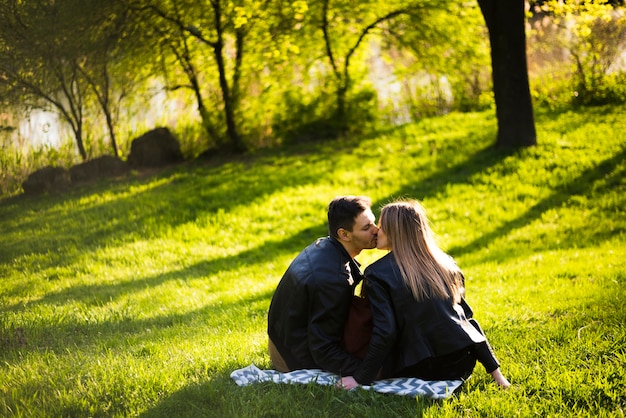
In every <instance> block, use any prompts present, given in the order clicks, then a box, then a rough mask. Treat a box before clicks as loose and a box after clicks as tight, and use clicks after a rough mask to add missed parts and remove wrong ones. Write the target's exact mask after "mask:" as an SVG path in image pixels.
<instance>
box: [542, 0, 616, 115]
mask: <svg viewBox="0 0 626 418" xmlns="http://www.w3.org/2000/svg"><path fill="white" fill-rule="evenodd" d="M542 8H543V10H544V11H546V12H548V13H549V14H550V16H552V17H551V19H552V23H553V24H554V25H555V26H556V27H557V28H558V30H557V31H556V32H555V36H554V37H553V38H552V43H553V44H554V45H556V46H558V47H560V48H564V50H565V51H567V54H568V55H569V57H568V58H569V63H570V65H569V68H568V72H567V73H565V74H566V75H565V76H563V75H560V76H557V77H558V78H562V77H566V78H570V77H571V79H570V80H569V81H570V85H569V93H570V94H571V100H570V103H574V104H579V105H603V104H610V103H624V102H625V101H626V94H625V90H624V87H623V80H624V68H623V66H622V67H620V59H621V58H620V57H621V55H622V54H623V51H624V49H625V48H626V15H625V14H624V9H623V8H620V9H614V7H613V6H612V5H611V4H610V3H609V2H607V1H606V0H597V1H593V0H592V1H585V2H567V3H564V2H560V1H556V0H553V1H550V2H547V3H545V5H544V6H543V7H542ZM621 65H623V64H621ZM566 68H567V67H566ZM561 74H563V69H561ZM541 83H543V81H541ZM540 88H541V89H544V90H545V87H540ZM552 90H554V91H555V92H556V93H552V94H551V93H547V94H541V93H539V97H540V98H541V100H542V101H544V100H547V101H552V100H551V99H553V98H554V96H555V95H561V96H565V97H567V96H568V93H566V92H564V88H563V85H561V84H557V86H555V87H554V88H553V89H552Z"/></svg>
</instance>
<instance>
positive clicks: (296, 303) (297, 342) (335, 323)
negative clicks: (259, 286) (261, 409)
mask: <svg viewBox="0 0 626 418" xmlns="http://www.w3.org/2000/svg"><path fill="white" fill-rule="evenodd" d="M371 204H372V202H371V200H370V199H369V198H368V197H365V196H340V197H337V198H335V199H333V200H332V201H331V202H330V204H329V205H328V232H329V235H330V236H328V237H326V238H319V239H318V240H317V241H315V242H314V243H312V244H310V245H309V246H308V247H306V248H305V249H304V250H303V251H302V252H301V253H300V254H299V255H298V256H297V257H296V258H295V259H294V260H293V261H292V262H291V265H290V266H289V268H288V269H287V271H286V272H285V274H284V275H283V277H282V279H281V280H280V283H278V287H277V288H276V292H275V293H274V296H273V298H272V302H271V304H270V309H269V313H268V327H267V332H268V336H269V352H270V359H271V360H272V364H273V366H274V368H275V369H276V370H278V371H281V372H287V371H291V370H297V369H323V370H327V371H330V372H333V373H336V374H339V375H350V374H351V373H352V372H353V371H354V370H356V368H357V367H358V366H359V365H360V362H361V360H360V359H359V358H357V357H355V356H354V355H352V354H349V353H348V352H347V351H345V349H344V348H342V346H341V339H342V336H343V330H344V325H345V322H346V318H347V316H348V311H349V308H350V304H351V302H352V297H353V295H354V288H355V287H356V285H357V284H359V283H360V282H361V281H362V280H363V274H362V273H361V271H360V269H359V264H358V262H357V261H356V260H354V257H356V256H357V255H358V254H359V253H360V252H361V250H363V249H367V248H375V247H376V234H377V233H378V228H377V227H376V225H375V223H374V221H375V217H374V214H373V213H372V209H371Z"/></svg>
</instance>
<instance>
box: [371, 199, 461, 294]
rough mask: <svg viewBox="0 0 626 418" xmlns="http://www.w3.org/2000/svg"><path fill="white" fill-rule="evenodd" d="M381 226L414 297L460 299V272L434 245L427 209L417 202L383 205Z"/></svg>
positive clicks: (449, 258)
mask: <svg viewBox="0 0 626 418" xmlns="http://www.w3.org/2000/svg"><path fill="white" fill-rule="evenodd" d="M380 225H381V227H382V229H383V231H384V232H385V234H386V235H387V240H388V244H389V248H390V249H391V251H392V254H393V257H394V259H395V260H396V263H397V264H398V267H399V268H400V273H401V274H402V279H403V280H404V283H405V284H406V285H407V287H408V288H409V289H410V290H411V293H413V296H414V297H415V299H416V300H424V299H430V298H437V299H448V298H451V299H452V300H453V301H454V302H456V303H458V302H460V301H461V297H462V296H463V293H464V287H463V286H464V284H463V276H462V274H461V271H460V270H459V268H458V266H457V265H456V263H455V262H454V260H453V259H452V257H450V256H449V255H448V254H446V253H445V252H443V250H441V249H440V248H439V246H438V245H437V243H436V241H435V237H434V234H433V232H432V230H431V228H430V225H429V223H428V218H427V217H426V211H425V210H424V208H423V207H422V205H421V204H420V203H419V202H417V201H416V200H406V201H397V202H393V203H389V204H387V205H385V206H384V207H383V209H382V211H381V213H380Z"/></svg>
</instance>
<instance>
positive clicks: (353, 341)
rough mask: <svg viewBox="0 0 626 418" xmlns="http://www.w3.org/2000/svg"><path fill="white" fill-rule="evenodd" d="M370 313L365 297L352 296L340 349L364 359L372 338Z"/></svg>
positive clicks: (372, 325)
mask: <svg viewBox="0 0 626 418" xmlns="http://www.w3.org/2000/svg"><path fill="white" fill-rule="evenodd" d="M373 327H374V323H373V320H372V311H371V310H370V302H369V300H368V299H367V298H365V297H360V296H357V295H354V296H353V297H352V303H351V304H350V312H348V318H347V319H346V325H345V327H344V330H343V340H342V341H341V345H342V347H343V348H344V349H345V350H346V351H347V352H348V353H350V354H353V355H354V356H356V357H358V358H361V359H362V358H364V357H365V354H366V353H367V347H368V346H369V343H370V338H371V337H372V328H373Z"/></svg>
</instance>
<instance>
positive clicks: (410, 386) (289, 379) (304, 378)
mask: <svg viewBox="0 0 626 418" xmlns="http://www.w3.org/2000/svg"><path fill="white" fill-rule="evenodd" d="M230 377H231V378H232V379H233V380H234V381H235V383H237V385H239V386H247V385H251V384H253V383H260V382H274V383H302V384H306V383H317V384H320V385H334V384H335V383H336V382H337V381H338V380H339V376H337V375H336V374H333V373H329V372H325V371H323V370H318V369H306V370H295V371H293V372H289V373H281V372H278V371H276V370H261V369H259V368H258V367H256V366H255V365H254V364H251V365H249V366H248V367H244V368H243V369H239V370H235V371H234V372H232V373H231V374H230ZM462 384H463V381H462V380H438V381H428V380H421V379H417V378H414V377H401V378H394V379H384V380H376V381H374V382H373V383H372V384H371V385H370V386H361V388H363V389H365V390H375V391H376V392H380V393H391V394H394V395H406V396H424V397H427V398H432V399H445V398H448V397H450V396H452V394H453V393H454V391H455V390H457V389H458V388H459V387H460V386H461V385H462Z"/></svg>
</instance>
